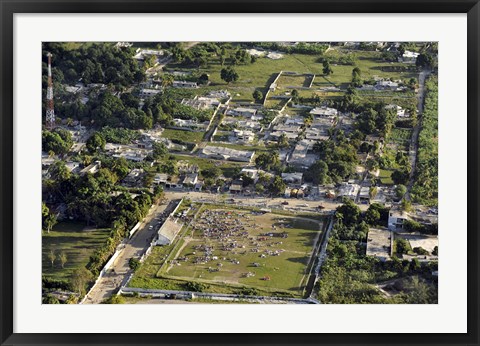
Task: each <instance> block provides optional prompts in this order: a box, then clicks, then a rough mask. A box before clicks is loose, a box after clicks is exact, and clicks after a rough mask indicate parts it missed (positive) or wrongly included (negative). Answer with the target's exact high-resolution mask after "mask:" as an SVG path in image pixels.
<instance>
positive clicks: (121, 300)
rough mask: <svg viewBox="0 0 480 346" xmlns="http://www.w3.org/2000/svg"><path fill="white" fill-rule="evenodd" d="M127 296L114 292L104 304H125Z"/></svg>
mask: <svg viewBox="0 0 480 346" xmlns="http://www.w3.org/2000/svg"><path fill="white" fill-rule="evenodd" d="M125 303H126V300H125V297H122V296H119V295H116V294H113V295H111V296H110V297H109V298H107V299H105V300H104V301H103V302H102V304H125Z"/></svg>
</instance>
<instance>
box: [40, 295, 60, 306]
mask: <svg viewBox="0 0 480 346" xmlns="http://www.w3.org/2000/svg"><path fill="white" fill-rule="evenodd" d="M42 304H60V301H59V300H58V298H57V297H54V296H52V295H51V294H47V295H46V296H45V297H43V298H42Z"/></svg>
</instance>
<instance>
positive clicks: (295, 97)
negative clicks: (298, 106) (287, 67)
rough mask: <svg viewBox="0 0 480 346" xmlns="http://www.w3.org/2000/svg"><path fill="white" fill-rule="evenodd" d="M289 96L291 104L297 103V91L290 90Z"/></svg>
mask: <svg viewBox="0 0 480 346" xmlns="http://www.w3.org/2000/svg"><path fill="white" fill-rule="evenodd" d="M291 96H292V102H293V103H298V90H297V89H293V90H292V92H291Z"/></svg>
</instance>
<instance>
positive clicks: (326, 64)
mask: <svg viewBox="0 0 480 346" xmlns="http://www.w3.org/2000/svg"><path fill="white" fill-rule="evenodd" d="M322 71H323V74H324V75H325V76H330V75H331V74H332V73H333V70H332V68H331V67H330V61H328V60H327V59H325V60H323V70H322Z"/></svg>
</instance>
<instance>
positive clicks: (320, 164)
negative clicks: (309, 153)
mask: <svg viewBox="0 0 480 346" xmlns="http://www.w3.org/2000/svg"><path fill="white" fill-rule="evenodd" d="M305 179H306V180H308V181H312V182H313V184H315V185H323V184H325V183H326V182H327V181H328V165H327V163H326V162H325V161H323V160H317V161H316V162H315V163H314V164H313V165H311V166H310V167H309V168H308V169H307V171H306V172H305Z"/></svg>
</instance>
